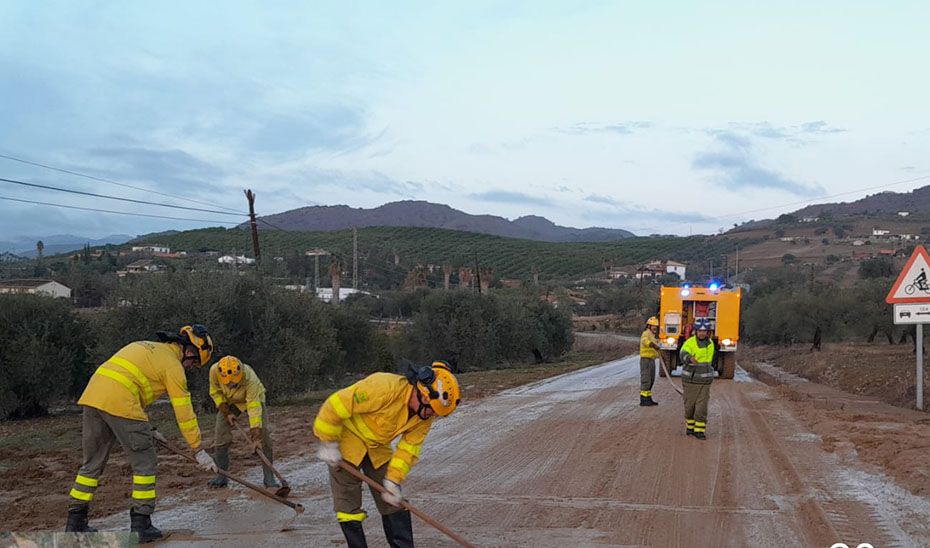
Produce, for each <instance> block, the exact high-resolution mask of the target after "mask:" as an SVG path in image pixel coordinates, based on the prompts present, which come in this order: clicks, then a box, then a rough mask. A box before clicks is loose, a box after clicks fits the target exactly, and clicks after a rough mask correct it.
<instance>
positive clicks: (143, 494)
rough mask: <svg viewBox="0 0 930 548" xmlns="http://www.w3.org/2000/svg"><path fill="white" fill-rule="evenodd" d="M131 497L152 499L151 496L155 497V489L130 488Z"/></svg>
mask: <svg viewBox="0 0 930 548" xmlns="http://www.w3.org/2000/svg"><path fill="white" fill-rule="evenodd" d="M132 498H134V499H153V498H155V490H154V489H152V490H151V491H136V490H135V489H133V490H132Z"/></svg>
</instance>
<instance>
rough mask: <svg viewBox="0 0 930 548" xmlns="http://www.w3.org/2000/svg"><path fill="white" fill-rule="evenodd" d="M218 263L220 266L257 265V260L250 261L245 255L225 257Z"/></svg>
mask: <svg viewBox="0 0 930 548" xmlns="http://www.w3.org/2000/svg"><path fill="white" fill-rule="evenodd" d="M216 262H218V263H220V264H255V259H250V258H249V257H246V256H244V255H236V256H233V255H223V256H222V257H220V258H219V259H217V260H216Z"/></svg>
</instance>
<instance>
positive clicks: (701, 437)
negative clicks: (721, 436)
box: [693, 432, 707, 440]
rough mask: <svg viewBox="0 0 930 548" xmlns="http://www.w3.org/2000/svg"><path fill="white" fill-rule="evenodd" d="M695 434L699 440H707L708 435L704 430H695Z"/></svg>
mask: <svg viewBox="0 0 930 548" xmlns="http://www.w3.org/2000/svg"><path fill="white" fill-rule="evenodd" d="M693 435H694V437H695V438H697V439H699V440H706V439H707V436H706V435H704V432H695V433H694V434H693Z"/></svg>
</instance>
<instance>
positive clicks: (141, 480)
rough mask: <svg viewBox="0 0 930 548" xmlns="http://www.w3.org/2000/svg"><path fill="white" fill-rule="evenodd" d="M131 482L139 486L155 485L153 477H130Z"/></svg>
mask: <svg viewBox="0 0 930 548" xmlns="http://www.w3.org/2000/svg"><path fill="white" fill-rule="evenodd" d="M132 482H133V483H137V484H139V485H155V476H135V475H134V476H132Z"/></svg>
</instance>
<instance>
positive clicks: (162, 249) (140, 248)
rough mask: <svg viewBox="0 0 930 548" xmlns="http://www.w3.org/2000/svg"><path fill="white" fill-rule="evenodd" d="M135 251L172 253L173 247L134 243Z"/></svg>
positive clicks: (133, 248)
mask: <svg viewBox="0 0 930 548" xmlns="http://www.w3.org/2000/svg"><path fill="white" fill-rule="evenodd" d="M132 250H133V251H138V252H142V253H171V248H170V247H168V246H166V245H161V244H147V245H134V246H132Z"/></svg>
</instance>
